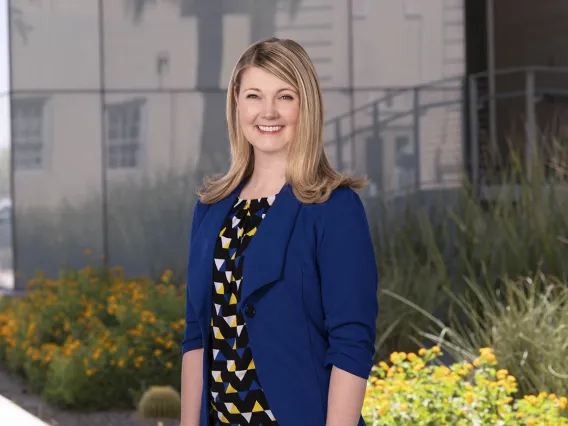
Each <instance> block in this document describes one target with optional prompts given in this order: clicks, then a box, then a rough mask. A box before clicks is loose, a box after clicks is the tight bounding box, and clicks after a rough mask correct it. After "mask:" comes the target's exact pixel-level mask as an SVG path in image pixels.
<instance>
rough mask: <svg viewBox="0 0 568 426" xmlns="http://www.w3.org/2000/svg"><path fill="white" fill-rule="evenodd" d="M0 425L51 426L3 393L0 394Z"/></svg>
mask: <svg viewBox="0 0 568 426" xmlns="http://www.w3.org/2000/svg"><path fill="white" fill-rule="evenodd" d="M0 425H2V426H49V425H48V424H47V423H45V422H43V421H41V420H40V419H38V418H37V417H35V416H33V415H31V414H30V413H29V412H27V411H26V410H24V409H23V408H20V406H18V405H16V404H14V403H13V402H12V401H10V400H9V399H8V398H5V397H3V396H2V395H0Z"/></svg>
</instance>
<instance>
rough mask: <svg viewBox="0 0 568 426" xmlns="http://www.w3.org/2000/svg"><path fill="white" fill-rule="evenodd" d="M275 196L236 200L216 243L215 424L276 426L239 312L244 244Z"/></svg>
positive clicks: (211, 381) (211, 382)
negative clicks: (238, 303)
mask: <svg viewBox="0 0 568 426" xmlns="http://www.w3.org/2000/svg"><path fill="white" fill-rule="evenodd" d="M274 200H275V196H272V197H265V198H258V199H252V200H241V199H237V202H236V203H235V205H234V206H233V207H232V209H231V211H230V212H229V215H228V217H227V219H226V220H225V223H224V224H223V227H222V229H221V232H220V233H219V238H218V239H217V243H216V245H215V252H214V257H215V265H214V267H213V310H212V318H211V348H212V353H211V370H210V376H209V389H210V394H211V410H210V413H211V418H210V423H211V424H212V425H255V426H260V425H262V426H269V425H270V426H274V425H278V422H277V421H276V419H275V418H274V415H273V414H272V411H271V410H270V407H269V406H268V402H267V400H266V397H265V395H264V392H263V390H262V387H261V384H260V381H259V378H258V376H257V373H256V367H255V364H254V359H253V356H252V351H251V349H250V347H249V346H248V333H247V328H246V323H245V320H244V318H243V316H242V315H241V314H240V312H237V302H238V301H239V300H240V295H241V282H242V280H243V276H242V271H243V263H244V258H245V254H246V248H247V247H248V245H249V243H250V241H251V239H252V237H253V236H254V235H255V233H256V231H257V229H258V227H259V226H260V223H261V222H262V219H264V217H265V215H266V213H267V212H268V210H269V208H270V206H272V204H273V202H274Z"/></svg>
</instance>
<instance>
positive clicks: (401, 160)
mask: <svg viewBox="0 0 568 426" xmlns="http://www.w3.org/2000/svg"><path fill="white" fill-rule="evenodd" d="M395 148H396V159H395V161H396V163H395V164H396V166H395V173H396V186H397V190H398V191H406V190H408V189H411V188H413V187H414V186H415V179H416V156H415V153H414V147H413V146H412V144H411V143H410V138H409V137H408V136H397V137H396V139H395Z"/></svg>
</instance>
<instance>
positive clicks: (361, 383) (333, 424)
mask: <svg viewBox="0 0 568 426" xmlns="http://www.w3.org/2000/svg"><path fill="white" fill-rule="evenodd" d="M366 387H367V381H366V380H365V379H362V378H361V377H359V376H355V375H353V374H351V373H348V372H347V371H344V370H341V369H340V368H337V367H335V366H334V367H333V368H332V369H331V381H330V383H329V394H328V401H327V404H328V406H327V422H326V426H356V425H357V424H359V418H360V417H361V407H362V406H363V400H364V399H365V390H366Z"/></svg>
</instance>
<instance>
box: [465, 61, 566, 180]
mask: <svg viewBox="0 0 568 426" xmlns="http://www.w3.org/2000/svg"><path fill="white" fill-rule="evenodd" d="M543 77H544V78H543ZM489 79H493V80H496V85H495V87H496V89H495V93H490V92H489V89H488V88H487V87H488V81H489ZM468 90H469V96H468V98H469V140H470V152H469V156H470V159H471V164H472V167H471V172H472V176H471V179H472V182H474V183H476V184H478V185H483V184H484V182H485V176H484V172H485V171H486V169H488V168H495V167H498V166H496V165H495V164H488V163H487V161H488V160H487V159H483V158H481V157H480V155H482V154H483V153H486V152H489V157H491V155H492V154H495V153H496V152H498V151H499V150H501V151H502V152H505V153H509V149H510V144H511V138H514V139H515V140H516V141H517V143H514V145H515V148H517V149H519V151H520V153H521V154H522V156H523V159H524V165H525V167H526V170H527V173H528V174H529V175H530V171H531V170H532V168H533V167H534V166H535V163H534V161H535V158H536V153H537V151H538V150H539V149H540V148H541V147H542V144H543V143H546V142H547V141H545V140H544V138H546V133H547V130H546V128H547V127H549V124H550V121H551V120H553V119H554V118H555V117H554V116H555V115H557V113H558V112H559V111H561V110H562V109H567V110H568V103H565V101H566V100H567V99H568V68H565V67H545V66H527V67H511V68H505V69H498V70H496V71H495V72H494V73H492V74H491V75H490V74H489V73H488V72H482V73H477V74H473V75H471V76H469V77H468ZM564 103H565V106H564V105H563V104H564ZM539 108H541V109H542V111H541V114H539ZM556 118H558V117H556ZM519 121H520V122H521V126H522V129H521V133H520V134H514V127H515V122H516V123H518V122H519ZM559 121H560V122H559V124H560V125H563V124H564V121H566V125H568V120H563V119H562V118H560V119H559ZM549 130H550V129H549ZM548 136H551V135H548ZM557 136H558V135H552V137H557ZM519 140H520V141H521V143H518V141H519ZM513 142H515V141H513ZM505 160H506V159H505ZM505 162H506V161H505Z"/></svg>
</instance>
